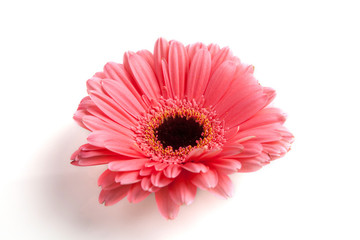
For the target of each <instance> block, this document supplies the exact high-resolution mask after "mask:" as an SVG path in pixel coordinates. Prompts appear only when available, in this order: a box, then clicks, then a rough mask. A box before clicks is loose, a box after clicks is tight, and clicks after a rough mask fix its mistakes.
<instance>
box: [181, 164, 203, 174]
mask: <svg viewBox="0 0 360 240" xmlns="http://www.w3.org/2000/svg"><path fill="white" fill-rule="evenodd" d="M181 167H182V168H183V169H185V170H187V171H189V172H193V173H199V172H207V171H208V170H209V168H208V167H207V166H205V165H204V164H202V163H194V162H187V163H185V164H184V165H181Z"/></svg>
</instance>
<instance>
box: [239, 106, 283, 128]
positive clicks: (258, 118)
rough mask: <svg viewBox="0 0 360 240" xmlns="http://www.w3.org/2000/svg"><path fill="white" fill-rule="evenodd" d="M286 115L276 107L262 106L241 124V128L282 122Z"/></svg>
mask: <svg viewBox="0 0 360 240" xmlns="http://www.w3.org/2000/svg"><path fill="white" fill-rule="evenodd" d="M285 120H286V115H285V114H284V113H283V112H282V111H281V110H280V109H278V108H264V109H262V110H260V111H259V112H257V113H256V114H255V115H254V116H253V117H252V118H250V119H249V120H247V121H246V122H244V123H242V124H241V130H242V131H244V130H246V129H250V128H256V127H260V126H264V125H268V124H273V123H280V124H283V123H284V122H285Z"/></svg>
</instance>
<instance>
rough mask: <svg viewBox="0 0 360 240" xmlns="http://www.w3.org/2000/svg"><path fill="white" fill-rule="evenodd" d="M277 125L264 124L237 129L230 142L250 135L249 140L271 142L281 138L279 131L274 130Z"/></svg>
mask: <svg viewBox="0 0 360 240" xmlns="http://www.w3.org/2000/svg"><path fill="white" fill-rule="evenodd" d="M278 126H279V125H266V126H261V127H257V128H250V129H247V130H245V131H239V132H238V134H237V135H236V136H235V137H233V138H232V139H231V142H239V141H242V139H243V138H245V137H249V136H252V138H251V139H250V140H251V141H256V142H273V141H278V140H280V139H281V138H282V136H281V134H280V132H278V131H276V128H277V127H278Z"/></svg>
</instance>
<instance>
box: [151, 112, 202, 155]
mask: <svg viewBox="0 0 360 240" xmlns="http://www.w3.org/2000/svg"><path fill="white" fill-rule="evenodd" d="M203 132H204V128H203V126H202V125H200V124H199V123H198V122H196V120H195V119H194V118H185V117H181V116H175V117H174V118H173V117H169V118H167V119H165V120H164V122H163V123H162V124H161V125H160V126H159V127H158V128H156V129H155V134H156V136H157V139H158V140H159V141H160V143H161V144H162V146H163V147H164V148H166V147H168V146H170V147H172V149H173V150H177V149H179V148H180V147H182V148H185V147H187V146H191V147H195V146H196V145H197V144H198V142H199V140H200V138H202V135H203Z"/></svg>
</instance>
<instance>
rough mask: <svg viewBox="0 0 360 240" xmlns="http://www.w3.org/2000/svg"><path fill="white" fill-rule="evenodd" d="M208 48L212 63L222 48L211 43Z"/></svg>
mask: <svg viewBox="0 0 360 240" xmlns="http://www.w3.org/2000/svg"><path fill="white" fill-rule="evenodd" d="M207 48H208V50H209V53H210V54H211V61H213V58H214V56H215V55H216V54H217V53H218V52H219V50H220V47H219V45H217V44H213V43H211V44H209V46H208V47H207Z"/></svg>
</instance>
